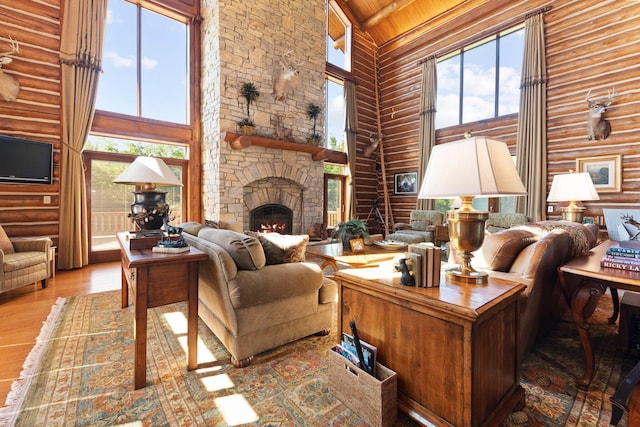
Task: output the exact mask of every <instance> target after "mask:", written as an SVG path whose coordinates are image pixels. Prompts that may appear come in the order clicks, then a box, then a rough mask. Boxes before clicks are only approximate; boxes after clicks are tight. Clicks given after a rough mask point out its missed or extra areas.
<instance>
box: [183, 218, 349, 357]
mask: <svg viewBox="0 0 640 427" xmlns="http://www.w3.org/2000/svg"><path fill="white" fill-rule="evenodd" d="M182 227H183V234H182V236H183V237H184V239H185V240H186V242H187V243H188V244H189V245H190V246H193V247H195V248H198V249H200V250H202V251H204V252H206V253H207V254H208V255H209V260H207V261H202V262H201V263H200V272H199V286H198V315H199V316H200V318H201V319H202V320H203V321H204V323H205V324H206V325H207V326H208V327H209V329H211V331H212V332H213V333H214V334H215V335H216V336H217V337H218V339H219V340H220V341H221V342H222V344H223V345H224V346H225V347H226V348H227V350H228V351H229V353H231V361H232V363H233V364H234V366H236V367H243V366H247V365H248V364H250V363H251V361H252V359H253V356H254V355H256V354H258V353H261V352H263V351H266V350H270V349H272V348H275V347H278V346H280V345H283V344H286V343H288V342H291V341H295V340H297V339H300V338H303V337H307V336H309V335H312V334H317V333H320V334H326V333H328V332H329V329H330V328H331V325H332V319H333V315H334V308H335V304H336V300H337V285H336V283H335V282H334V281H333V280H331V279H328V278H325V277H324V276H323V274H322V271H321V270H320V267H319V266H318V265H317V264H314V263H307V262H284V263H279V264H270V265H268V264H267V259H268V255H269V251H267V255H265V250H264V249H263V244H264V243H261V240H259V239H258V238H257V237H255V236H249V235H247V234H243V233H238V232H235V231H231V230H224V229H217V228H214V227H209V226H204V225H202V224H198V223H193V222H192V223H186V224H182ZM305 237H306V238H307V239H308V237H307V236H305ZM302 253H303V254H304V248H303V249H302ZM298 260H299V259H298Z"/></svg>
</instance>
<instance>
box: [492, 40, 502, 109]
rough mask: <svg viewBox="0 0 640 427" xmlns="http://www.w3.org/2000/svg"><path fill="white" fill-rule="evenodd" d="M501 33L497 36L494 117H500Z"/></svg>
mask: <svg viewBox="0 0 640 427" xmlns="http://www.w3.org/2000/svg"><path fill="white" fill-rule="evenodd" d="M499 90H500V35H497V36H496V82H495V89H494V91H493V92H494V100H493V117H498V97H499V95H500V93H499V92H498V91H499Z"/></svg>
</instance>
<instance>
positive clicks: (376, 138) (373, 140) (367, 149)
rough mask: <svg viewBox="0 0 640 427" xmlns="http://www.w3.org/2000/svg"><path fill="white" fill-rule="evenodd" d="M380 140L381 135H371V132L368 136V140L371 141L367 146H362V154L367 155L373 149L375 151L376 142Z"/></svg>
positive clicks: (378, 142)
mask: <svg viewBox="0 0 640 427" xmlns="http://www.w3.org/2000/svg"><path fill="white" fill-rule="evenodd" d="M381 140H382V135H375V136H374V135H373V133H372V134H371V136H370V137H369V141H370V142H371V144H369V145H368V146H367V147H364V150H363V152H364V155H365V157H369V156H370V155H371V154H372V153H373V152H374V151H376V148H378V144H380V141H381Z"/></svg>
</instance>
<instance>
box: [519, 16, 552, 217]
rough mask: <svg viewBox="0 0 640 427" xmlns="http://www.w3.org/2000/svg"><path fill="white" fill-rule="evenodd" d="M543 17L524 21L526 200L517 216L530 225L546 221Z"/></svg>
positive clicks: (522, 158) (523, 167)
mask: <svg viewBox="0 0 640 427" xmlns="http://www.w3.org/2000/svg"><path fill="white" fill-rule="evenodd" d="M545 58H546V57H545V40H544V21H543V14H542V13H538V14H536V15H533V16H530V17H528V18H527V19H526V20H525V41H524V59H523V63H522V79H521V85H520V113H519V115H518V133H517V145H516V156H517V167H518V172H519V173H520V178H521V179H522V183H523V184H524V187H525V188H526V189H527V196H525V197H518V198H517V199H518V201H517V208H516V211H517V212H521V213H524V214H525V215H527V216H528V217H529V218H530V219H531V220H532V221H541V220H544V219H546V193H547V116H546V104H547V97H546V92H547V66H546V59H545Z"/></svg>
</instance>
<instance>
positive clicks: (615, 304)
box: [609, 287, 620, 325]
mask: <svg viewBox="0 0 640 427" xmlns="http://www.w3.org/2000/svg"><path fill="white" fill-rule="evenodd" d="M609 290H610V291H611V301H612V302H613V314H611V317H610V318H609V324H610V325H613V324H614V323H616V320H618V314H619V313H620V300H619V299H618V290H617V289H616V288H612V287H609Z"/></svg>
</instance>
